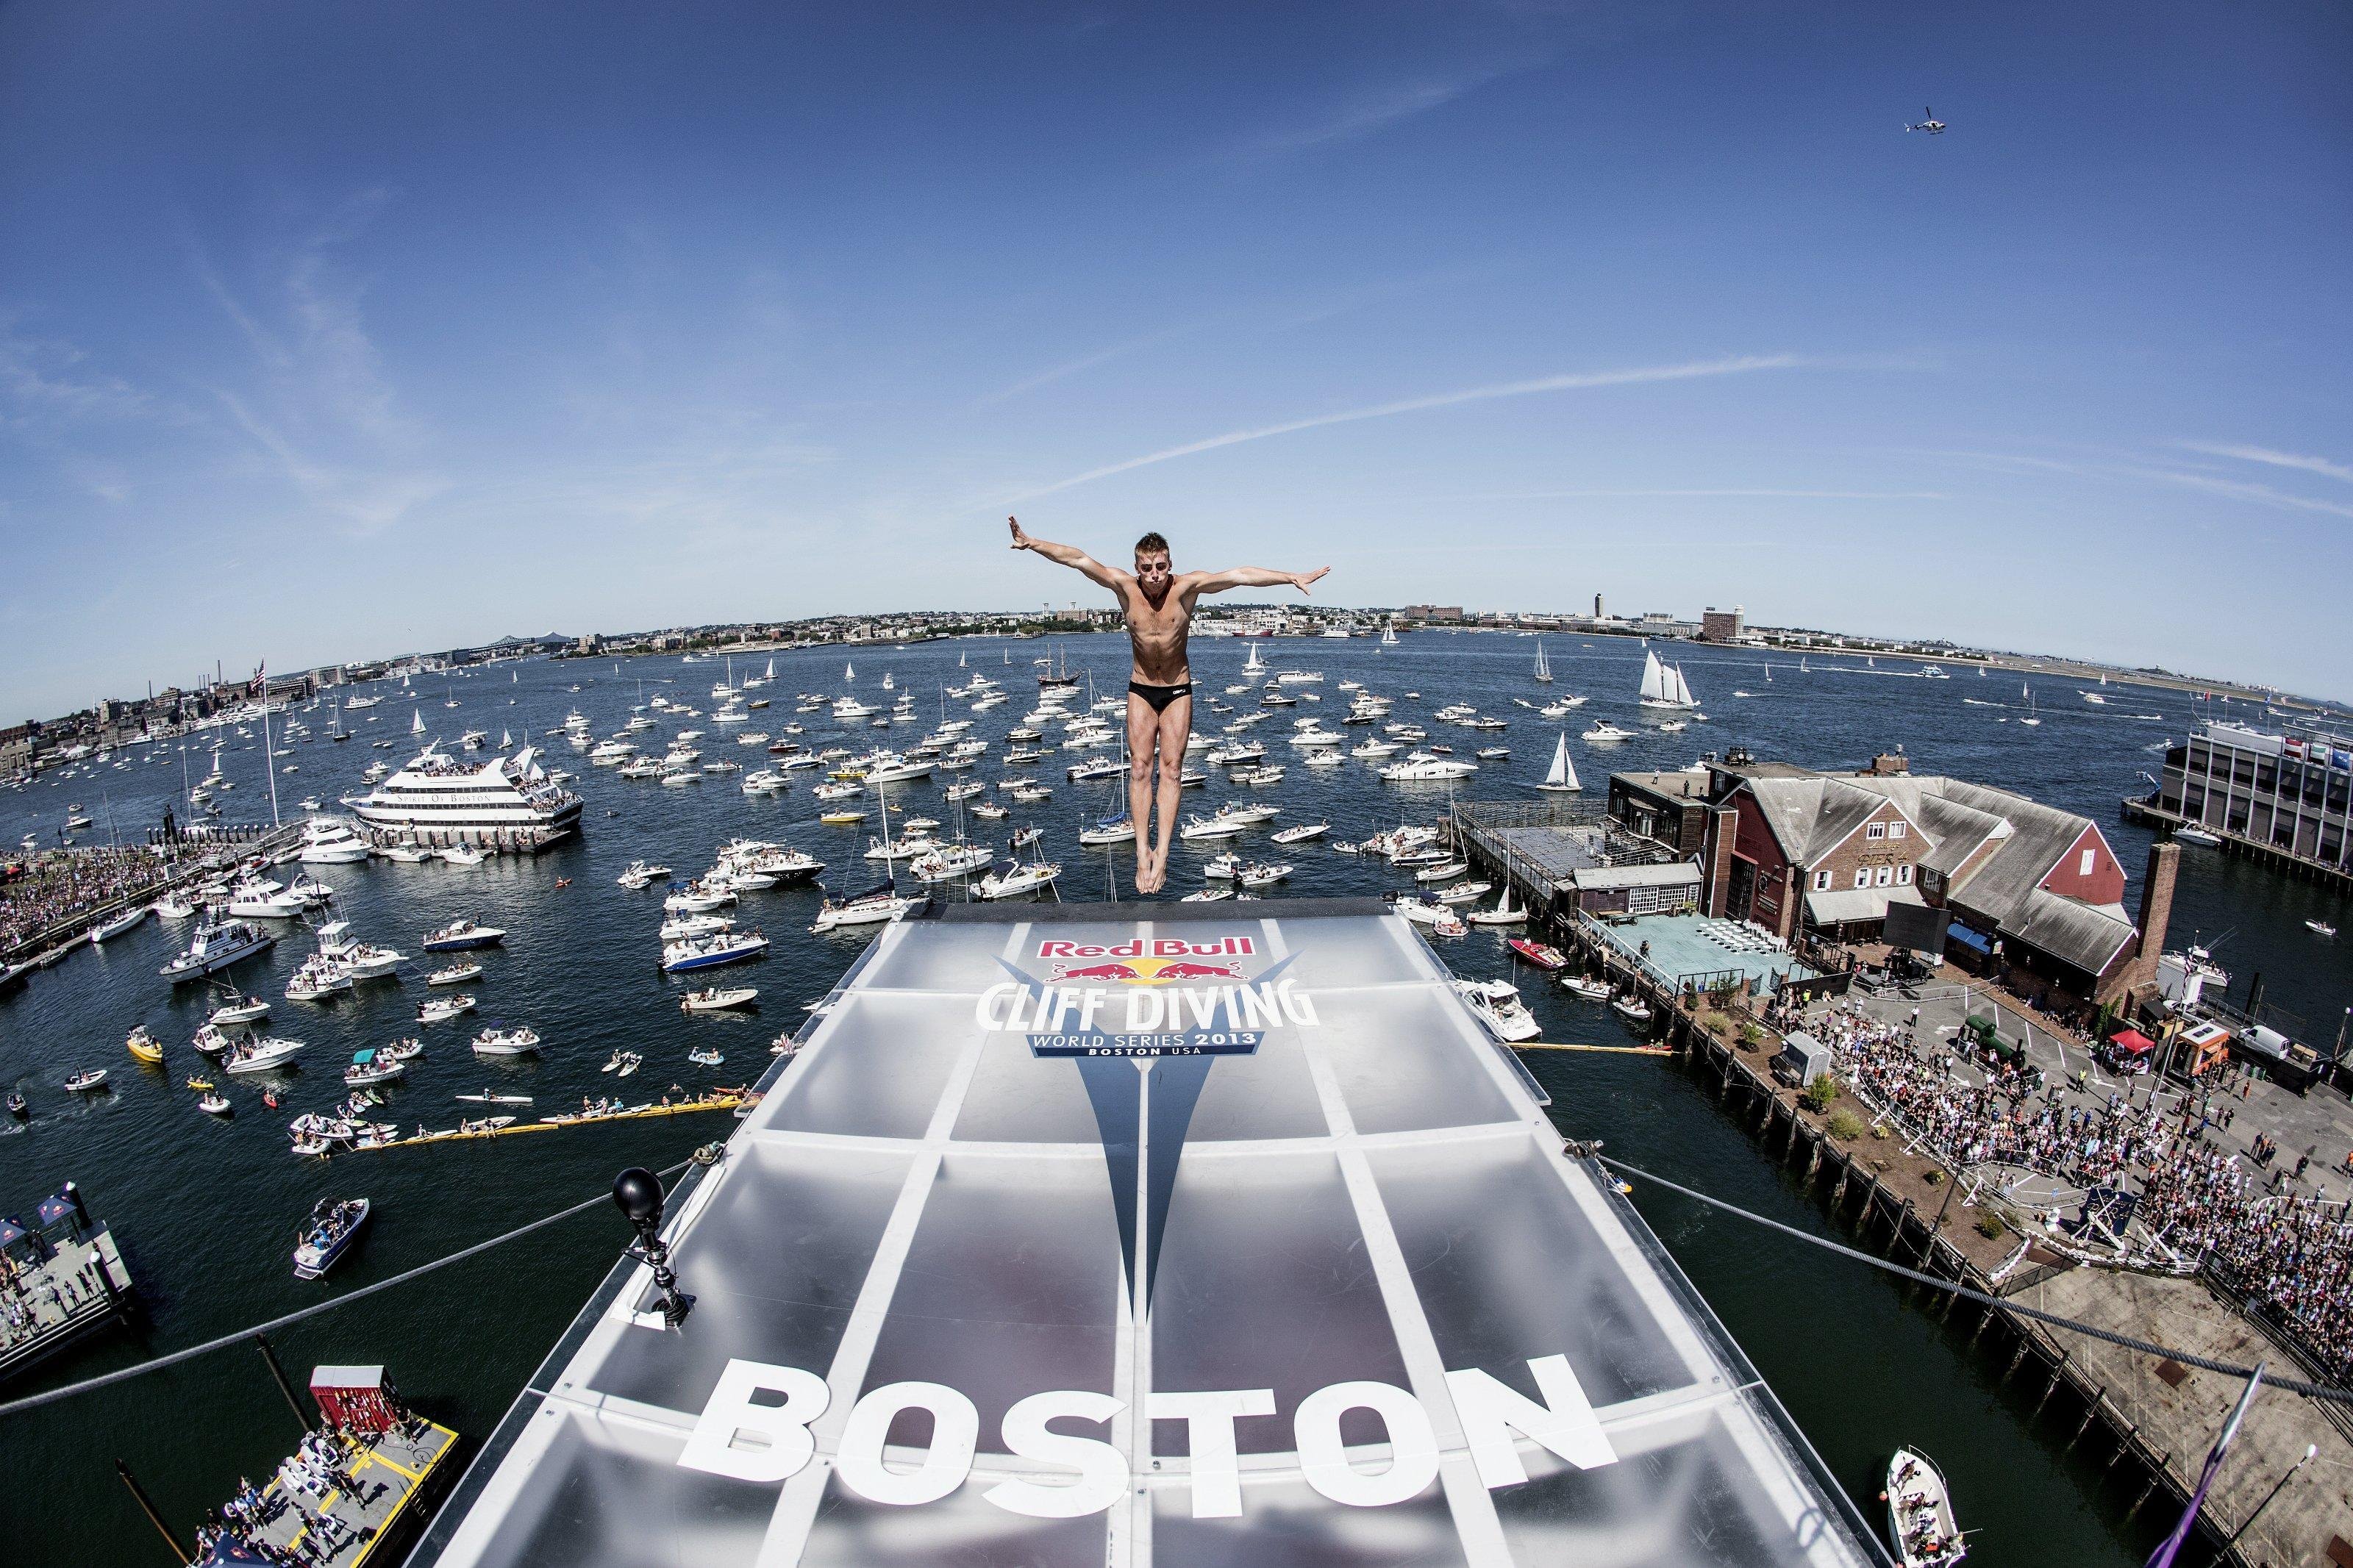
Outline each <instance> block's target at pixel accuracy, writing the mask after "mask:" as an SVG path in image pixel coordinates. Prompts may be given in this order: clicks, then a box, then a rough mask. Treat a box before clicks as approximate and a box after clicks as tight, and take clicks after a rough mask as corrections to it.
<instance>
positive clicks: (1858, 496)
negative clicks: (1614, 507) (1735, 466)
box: [1462, 488, 1952, 500]
mask: <svg viewBox="0 0 2353 1568" xmlns="http://www.w3.org/2000/svg"><path fill="white" fill-rule="evenodd" d="M1588 496H1591V497H1604V498H1607V497H1624V496H1633V497H1641V496H1699V497H1726V498H1732V499H1741V500H1952V497H1950V496H1948V495H1947V494H1945V493H1944V492H1943V491H1941V490H1793V489H1759V488H1752V489H1707V490H1668V489H1577V490H1498V491H1496V492H1494V493H1493V494H1491V495H1477V496H1466V497H1464V498H1462V499H1464V500H1574V499H1578V498H1582V497H1588Z"/></svg>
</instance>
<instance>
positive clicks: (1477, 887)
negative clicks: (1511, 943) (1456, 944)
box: [1430, 880, 1495, 925]
mask: <svg viewBox="0 0 2353 1568" xmlns="http://www.w3.org/2000/svg"><path fill="white" fill-rule="evenodd" d="M1494 885H1495V884H1494V883H1493V882H1489V881H1484V880H1481V881H1475V882H1457V883H1455V884H1454V885H1453V886H1451V887H1447V888H1440V889H1439V890H1438V891H1436V892H1435V893H1432V894H1431V895H1430V897H1431V898H1433V899H1436V900H1438V901H1439V902H1440V903H1441V904H1452V905H1457V906H1460V905H1462V904H1471V903H1476V902H1478V900H1480V899H1481V898H1482V896H1483V895H1484V894H1485V893H1486V892H1487V890H1488V889H1490V888H1493V886H1494ZM1467 918H1469V919H1471V920H1472V921H1474V922H1475V923H1478V924H1481V925H1483V924H1485V923H1487V922H1485V921H1480V920H1478V913H1477V912H1475V911H1474V913H1473V914H1472V915H1471V916H1469V917H1467Z"/></svg>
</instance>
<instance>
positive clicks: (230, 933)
mask: <svg viewBox="0 0 2353 1568" xmlns="http://www.w3.org/2000/svg"><path fill="white" fill-rule="evenodd" d="M277 940H278V938H277V936H276V935H275V934H274V933H272V932H270V931H263V930H262V929H261V928H260V927H259V926H257V925H254V924H253V923H252V922H251V921H242V920H224V921H206V922H205V923H203V924H201V925H199V926H198V927H197V928H196V934H195V940H194V941H193V942H190V943H189V944H188V950H187V951H186V952H184V953H182V954H181V955H180V956H179V957H177V958H175V959H174V960H173V961H172V962H171V963H167V964H165V965H164V967H163V969H162V970H160V971H159V972H158V973H161V974H162V975H163V976H164V979H166V980H169V981H170V982H171V983H172V984H174V985H185V984H187V983H188V982H190V981H192V980H202V979H203V978H204V977H205V976H206V975H207V974H215V973H219V972H220V971H221V970H224V969H227V967H228V966H229V965H230V964H232V963H242V962H244V961H245V960H246V959H248V958H251V957H253V956H254V955H255V954H256V953H259V952H267V951H269V947H270V945H271V944H272V943H274V942H277Z"/></svg>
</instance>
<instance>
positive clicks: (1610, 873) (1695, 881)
mask: <svg viewBox="0 0 2353 1568" xmlns="http://www.w3.org/2000/svg"><path fill="white" fill-rule="evenodd" d="M1576 881H1577V887H1578V888H1580V889H1584V890H1585V891H1587V892H1594V891H1597V890H1599V889H1605V888H1672V887H1676V886H1679V885H1680V886H1687V887H1694V888H1696V887H1698V886H1699V868H1698V867H1696V866H1694V865H1693V864H1692V863H1691V862H1690V861H1688V860H1676V861H1671V862H1669V863H1668V864H1666V865H1663V866H1596V867H1594V868H1591V869H1590V870H1585V871H1579V872H1578V873H1577V878H1576Z"/></svg>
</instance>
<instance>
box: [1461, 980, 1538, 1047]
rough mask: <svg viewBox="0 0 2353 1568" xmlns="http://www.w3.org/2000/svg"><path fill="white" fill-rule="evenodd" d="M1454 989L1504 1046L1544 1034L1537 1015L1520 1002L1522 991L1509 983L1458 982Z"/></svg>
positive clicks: (1504, 981) (1494, 981)
mask: <svg viewBox="0 0 2353 1568" xmlns="http://www.w3.org/2000/svg"><path fill="white" fill-rule="evenodd" d="M1454 989H1455V990H1456V991H1458V992H1460V993H1461V995H1462V1000H1463V1003H1464V1005H1467V1006H1469V1008H1470V1009H1471V1011H1472V1012H1473V1013H1476V1014H1477V1015H1478V1016H1479V1022H1481V1023H1482V1024H1484V1025H1485V1026H1487V1032H1488V1033H1489V1034H1491V1035H1493V1036H1494V1037H1495V1038H1497V1039H1499V1040H1501V1041H1503V1042H1504V1044H1505V1045H1512V1044H1514V1043H1515V1042H1517V1041H1520V1040H1533V1039H1535V1037H1537V1036H1538V1035H1540V1034H1542V1033H1544V1030H1543V1028H1542V1027H1541V1026H1539V1025H1538V1024H1537V1023H1536V1020H1535V1015H1534V1014H1533V1013H1530V1012H1529V1011H1528V1005H1527V1004H1526V1003H1525V1002H1523V1001H1521V1000H1520V989H1519V987H1518V986H1516V985H1514V984H1512V983H1511V982H1510V981H1508V980H1457V981H1456V982H1455V983H1454Z"/></svg>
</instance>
